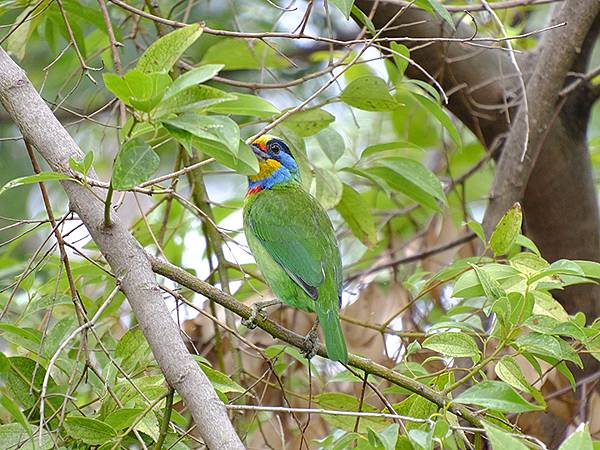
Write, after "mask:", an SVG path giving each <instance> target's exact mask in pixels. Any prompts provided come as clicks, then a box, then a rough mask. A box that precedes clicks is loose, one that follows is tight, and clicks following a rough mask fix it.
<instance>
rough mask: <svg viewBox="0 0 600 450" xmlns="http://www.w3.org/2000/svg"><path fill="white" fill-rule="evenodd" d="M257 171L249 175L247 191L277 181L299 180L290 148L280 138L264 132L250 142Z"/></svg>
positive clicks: (265, 187)
mask: <svg viewBox="0 0 600 450" xmlns="http://www.w3.org/2000/svg"><path fill="white" fill-rule="evenodd" d="M252 150H253V151H254V154H255V155H256V158H257V159H258V167H259V172H258V173H257V174H256V175H252V176H250V177H249V190H248V193H249V194H251V193H254V192H259V191H260V190H263V189H270V188H271V187H273V186H274V185H275V184H277V183H282V182H289V181H300V171H299V170H298V165H297V164H296V161H295V160H294V156H293V155H292V152H291V151H290V148H289V147H288V146H287V144H286V143H285V142H283V141H282V140H281V139H279V138H277V137H275V136H270V135H268V134H264V135H262V136H260V137H259V138H257V139H256V140H255V141H254V142H252Z"/></svg>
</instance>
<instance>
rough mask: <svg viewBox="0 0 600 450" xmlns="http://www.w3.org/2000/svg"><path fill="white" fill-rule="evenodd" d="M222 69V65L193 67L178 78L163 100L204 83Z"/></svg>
mask: <svg viewBox="0 0 600 450" xmlns="http://www.w3.org/2000/svg"><path fill="white" fill-rule="evenodd" d="M222 68H223V64H206V65H204V66H200V67H195V68H193V69H192V70H190V71H189V72H186V73H184V74H183V75H181V76H180V77H178V78H177V79H176V80H175V81H174V82H173V84H172V85H171V86H170V87H169V89H167V91H166V92H165V96H164V98H165V99H167V98H170V97H173V96H174V95H175V94H178V93H180V92H181V91H183V90H184V89H187V88H189V87H191V86H194V85H197V84H200V83H204V82H205V81H207V80H210V79H211V78H212V77H214V76H215V75H216V74H217V73H219V71H220V70H221V69H222Z"/></svg>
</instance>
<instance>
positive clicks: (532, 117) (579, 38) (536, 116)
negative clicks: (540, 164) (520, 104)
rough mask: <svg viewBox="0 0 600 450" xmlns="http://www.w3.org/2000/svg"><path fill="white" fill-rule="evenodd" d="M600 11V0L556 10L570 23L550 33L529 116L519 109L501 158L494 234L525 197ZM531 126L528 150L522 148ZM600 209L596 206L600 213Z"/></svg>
mask: <svg viewBox="0 0 600 450" xmlns="http://www.w3.org/2000/svg"><path fill="white" fill-rule="evenodd" d="M598 13H600V2H598V1H597V0H571V1H568V2H565V3H563V5H562V7H561V8H560V9H558V10H557V13H556V14H555V16H554V18H553V21H555V22H560V21H567V26H565V27H563V28H559V29H557V30H554V31H553V32H552V33H548V34H547V35H546V36H545V37H544V39H543V40H542V43H541V45H540V49H539V57H538V59H537V63H536V67H535V71H534V72H533V74H532V76H531V78H530V79H529V81H528V83H527V98H528V103H529V116H528V117H525V115H524V111H522V110H520V111H519V112H518V114H517V117H516V118H515V121H514V123H513V125H512V127H511V129H510V133H509V134H508V136H507V139H506V143H505V145H504V151H503V152H502V155H501V156H500V161H499V163H498V168H497V170H496V176H495V178H494V184H493V186H492V192H491V198H490V204H489V206H488V208H487V210H486V214H485V219H484V228H485V229H486V230H487V232H489V231H490V230H491V229H492V228H493V227H494V226H495V224H496V223H497V222H498V220H499V219H500V217H501V216H502V214H504V212H506V210H507V209H508V208H510V206H511V205H512V204H513V203H514V202H516V201H521V200H522V199H523V197H524V195H525V189H526V188H527V183H528V181H529V177H530V175H531V172H532V170H533V167H534V165H535V163H536V160H537V158H538V155H539V153H540V151H541V150H542V148H543V146H544V142H545V140H546V138H547V136H548V133H549V130H550V129H551V127H554V126H555V124H556V119H557V115H558V113H559V109H558V108H560V107H559V106H557V102H558V99H559V93H560V91H561V89H562V87H563V85H564V83H565V79H566V77H567V73H568V72H569V71H570V70H571V67H572V66H573V65H574V63H575V61H576V59H577V55H578V53H579V52H580V51H581V47H582V46H583V43H584V41H585V38H586V36H587V34H588V32H589V30H590V28H591V26H592V24H593V23H594V19H595V18H596V16H597V15H598ZM527 121H528V123H529V124H530V133H529V142H527V149H526V150H527V153H526V154H525V157H524V158H521V156H522V155H521V151H520V149H521V148H522V147H523V142H524V139H525V136H526V134H525V133H526V124H527ZM597 214H598V211H597V210H596V215H597Z"/></svg>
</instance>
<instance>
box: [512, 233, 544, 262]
mask: <svg viewBox="0 0 600 450" xmlns="http://www.w3.org/2000/svg"><path fill="white" fill-rule="evenodd" d="M515 244H517V245H520V246H521V247H525V248H526V249H529V250H531V251H532V252H533V253H535V254H536V255H538V256H540V257H541V256H542V254H541V253H540V250H539V249H538V248H537V245H535V244H534V243H533V241H532V240H531V239H529V238H528V237H527V236H523V235H522V234H519V235H518V236H517V239H515Z"/></svg>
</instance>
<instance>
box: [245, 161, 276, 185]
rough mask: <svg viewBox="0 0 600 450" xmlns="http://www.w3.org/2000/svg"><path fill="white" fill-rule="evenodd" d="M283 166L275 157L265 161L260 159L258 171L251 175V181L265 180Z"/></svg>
mask: <svg viewBox="0 0 600 450" xmlns="http://www.w3.org/2000/svg"><path fill="white" fill-rule="evenodd" d="M280 167H281V163H280V162H279V161H276V160H274V159H267V160H265V161H258V168H259V170H258V173H257V174H256V175H251V176H250V177H249V178H250V181H258V180H263V179H265V178H268V177H270V176H271V174H272V173H273V172H275V171H276V170H277V169H279V168H280Z"/></svg>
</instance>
